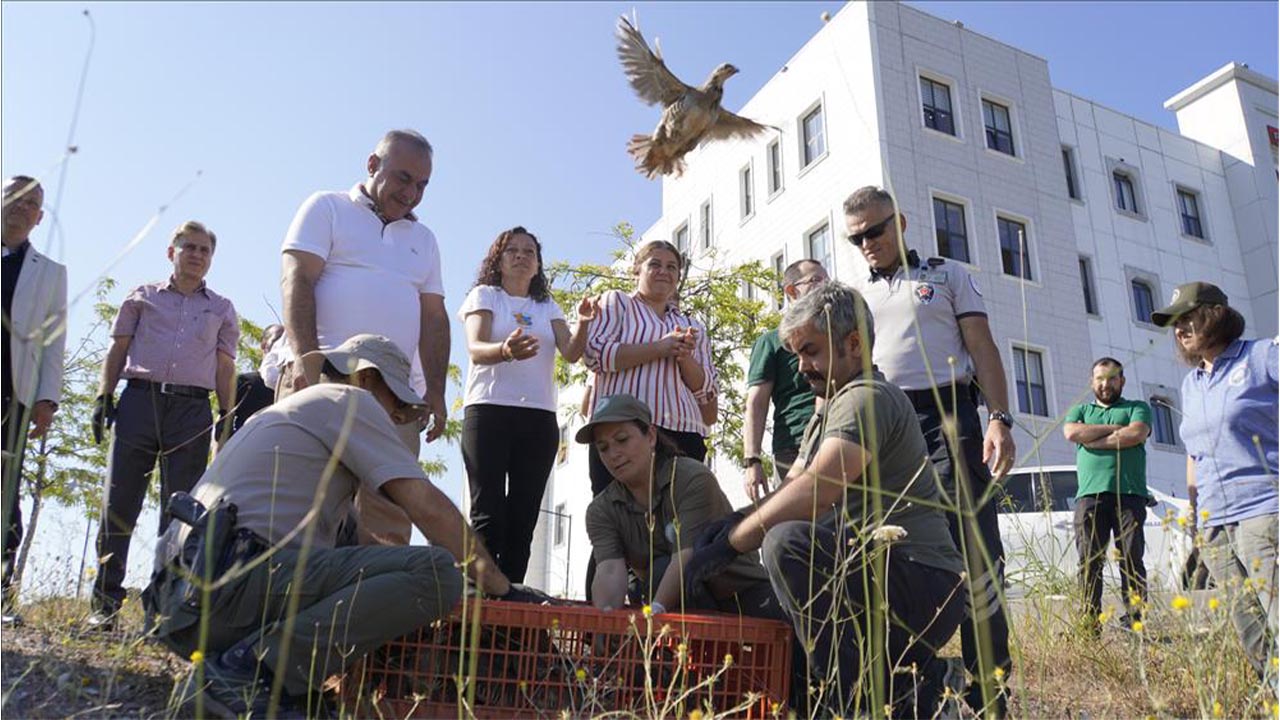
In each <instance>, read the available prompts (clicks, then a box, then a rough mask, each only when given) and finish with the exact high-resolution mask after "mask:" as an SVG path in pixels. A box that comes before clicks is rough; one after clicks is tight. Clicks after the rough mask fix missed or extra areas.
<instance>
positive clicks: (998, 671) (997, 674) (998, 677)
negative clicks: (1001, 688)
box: [991, 668, 1004, 682]
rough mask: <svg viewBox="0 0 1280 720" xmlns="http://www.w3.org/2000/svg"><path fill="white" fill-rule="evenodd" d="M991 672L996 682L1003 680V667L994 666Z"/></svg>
mask: <svg viewBox="0 0 1280 720" xmlns="http://www.w3.org/2000/svg"><path fill="white" fill-rule="evenodd" d="M991 674H992V675H994V676H995V678H996V682H1000V681H1001V680H1004V668H996V669H995V672H993V673H991Z"/></svg>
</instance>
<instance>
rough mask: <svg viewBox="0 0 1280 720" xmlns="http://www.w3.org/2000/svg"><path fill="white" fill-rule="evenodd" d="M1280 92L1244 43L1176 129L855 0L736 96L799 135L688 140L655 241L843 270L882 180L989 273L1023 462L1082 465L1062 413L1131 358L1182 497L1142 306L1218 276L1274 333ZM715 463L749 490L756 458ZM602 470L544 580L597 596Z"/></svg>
mask: <svg viewBox="0 0 1280 720" xmlns="http://www.w3.org/2000/svg"><path fill="white" fill-rule="evenodd" d="M1276 104H1277V95H1276V82H1275V80H1273V79H1270V78H1266V77H1264V76H1261V75H1259V74H1257V73H1254V72H1253V71H1250V70H1249V69H1248V68H1247V67H1244V66H1241V65H1237V64H1234V63H1232V64H1229V65H1227V66H1225V67H1224V68H1222V69H1220V70H1219V71H1217V72H1215V73H1214V74H1212V75H1210V76H1209V77H1207V78H1205V79H1204V80H1202V81H1200V82H1199V83H1197V84H1196V85H1194V86H1192V87H1191V88H1188V89H1187V90H1186V91H1184V92H1182V93H1180V94H1179V95H1177V96H1176V97H1174V98H1172V99H1170V100H1169V102H1168V103H1166V108H1168V109H1170V110H1172V111H1174V112H1175V113H1176V114H1177V119H1178V123H1179V128H1180V130H1181V134H1179V133H1173V132H1170V131H1168V130H1165V129H1162V128H1158V127H1155V126H1153V125H1150V124H1149V123H1145V122H1143V121H1141V120H1137V119H1135V118H1133V117H1130V116H1126V115H1123V114H1120V113H1117V112H1115V111H1112V110H1109V109H1107V108H1105V107H1102V106H1100V105H1098V104H1096V103H1093V102H1090V101H1089V100H1086V99H1084V98H1080V97H1077V96H1074V95H1072V94H1070V93H1066V92H1063V91H1060V90H1056V89H1054V87H1053V86H1052V83H1051V82H1050V74H1049V67H1048V64H1047V62H1046V61H1045V60H1044V59H1042V58H1039V57H1036V56H1035V55H1032V54H1030V53H1027V52H1024V51H1022V50H1019V49H1017V48H1015V47H1012V46H1009V45H1007V44H1004V43H1002V42H999V41H996V40H993V39H991V38H988V37H985V36H983V35H980V34H977V33H974V32H972V31H969V30H965V29H964V28H963V27H962V26H961V25H960V24H959V23H951V22H947V21H945V20H942V19H939V18H936V17H934V16H931V15H929V14H927V13H924V12H921V11H919V10H916V9H914V8H911V7H909V6H906V5H901V4H897V3H862V2H857V3H851V4H849V5H847V6H846V7H845V8H844V9H843V10H841V11H840V12H839V13H838V14H837V15H836V16H835V17H834V18H832V19H831V21H830V22H829V23H827V24H826V25H825V26H824V27H823V28H822V30H821V31H819V32H818V33H817V34H816V35H815V36H814V37H813V38H811V39H810V40H809V41H808V42H807V43H806V44H805V45H804V46H803V47H802V48H801V49H800V50H799V52H797V53H796V55H795V56H794V57H793V58H792V59H791V60H790V61H789V62H788V63H787V64H786V65H785V66H784V67H783V68H782V69H781V70H780V71H779V72H778V73H777V74H776V75H775V76H774V77H773V78H772V79H771V80H770V81H769V82H768V83H766V84H765V85H764V87H762V88H761V89H760V91H759V92H757V93H756V95H755V96H754V97H753V98H752V99H751V100H750V101H748V102H747V104H746V105H745V106H744V107H743V108H742V109H741V111H740V113H741V114H742V115H745V116H747V117H750V118H753V119H755V120H758V121H760V122H763V123H767V124H770V125H773V126H776V127H778V128H780V129H781V132H772V133H770V134H768V135H766V136H763V137H761V138H759V139H756V140H753V141H749V142H746V141H744V142H722V143H716V144H713V145H710V146H704V147H702V148H699V149H698V150H695V151H694V152H692V153H690V154H689V155H688V156H687V158H686V161H687V163H688V169H687V171H686V172H685V173H684V175H683V176H682V177H680V178H664V180H663V193H662V215H661V217H660V218H658V220H657V221H655V222H654V223H653V225H652V226H651V227H650V228H649V229H648V230H647V231H645V232H644V233H643V237H644V238H645V239H646V240H650V239H666V240H671V241H672V242H676V243H677V244H681V245H682V246H684V247H685V248H687V251H688V253H689V255H690V256H691V257H692V258H693V264H694V267H695V271H696V267H697V266H698V264H699V262H705V260H706V258H707V257H708V256H710V255H712V254H714V255H715V257H716V262H717V263H722V262H727V263H738V262H745V261H750V260H759V261H761V262H763V263H766V264H768V265H770V266H772V267H774V268H777V269H779V270H780V269H781V268H783V267H785V266H786V265H787V264H789V263H791V262H793V261H795V260H798V259H801V258H815V259H818V260H821V261H822V262H823V263H824V265H826V267H827V269H828V271H829V272H831V273H832V275H833V276H834V277H836V278H837V279H841V280H845V281H848V280H849V279H851V278H853V277H856V276H857V275H859V274H865V273H866V272H867V268H866V265H865V263H864V262H863V260H862V258H861V255H860V254H859V253H858V252H857V251H856V249H855V248H854V247H853V246H851V245H850V244H849V243H848V242H847V241H846V240H845V239H844V235H845V232H844V217H843V212H842V210H841V205H842V203H843V201H844V199H845V198H846V197H847V196H848V195H849V194H850V193H851V192H852V191H853V190H855V189H857V188H859V187H861V186H864V185H880V186H884V187H886V188H888V189H890V191H891V192H893V193H894V195H895V197H896V198H897V201H898V204H899V207H900V209H901V211H902V213H903V214H904V215H905V216H906V217H907V230H906V242H907V245H908V246H909V247H911V248H913V249H915V250H917V251H918V252H919V253H920V255H921V256H922V257H928V256H945V257H947V258H948V260H947V261H948V262H960V263H964V265H965V266H966V268H967V269H968V270H969V271H970V272H971V273H972V274H973V275H974V277H975V279H976V281H977V282H978V285H979V287H980V288H981V290H982V293H983V295H984V298H985V300H986V302H987V308H988V313H989V318H990V323H991V327H992V332H993V335H994V336H995V339H996V343H997V345H998V346H999V348H1000V351H1001V355H1002V358H1003V361H1004V367H1005V370H1006V374H1007V376H1008V383H1009V391H1010V403H1011V404H1012V405H1013V407H1012V408H1011V409H1012V410H1013V414H1014V417H1015V420H1016V431H1015V440H1016V441H1017V445H1018V452H1019V465H1024V466H1025V465H1051V464H1074V449H1073V448H1072V447H1071V446H1070V445H1069V444H1068V443H1067V442H1066V441H1065V440H1064V439H1063V438H1062V435H1061V430H1060V426H1061V420H1062V417H1063V416H1064V415H1065V413H1066V412H1067V410H1068V409H1069V408H1070V407H1071V406H1072V405H1073V404H1076V403H1078V402H1082V401H1085V400H1087V399H1091V397H1092V395H1091V392H1090V390H1089V387H1088V379H1089V373H1090V367H1091V365H1092V363H1093V360H1094V359H1096V358H1098V357H1101V356H1112V357H1115V358H1117V359H1119V360H1120V361H1121V362H1122V363H1123V364H1124V365H1125V374H1126V377H1127V387H1126V390H1125V394H1126V396H1128V397H1131V398H1138V397H1141V398H1143V399H1146V400H1148V401H1149V402H1152V403H1153V407H1154V409H1155V415H1156V417H1155V428H1154V433H1153V437H1152V440H1151V442H1150V443H1149V444H1148V476H1149V481H1150V483H1151V484H1152V485H1153V486H1154V487H1157V488H1159V489H1161V490H1164V491H1165V492H1169V493H1170V494H1174V495H1177V496H1180V497H1182V496H1185V489H1183V479H1184V478H1183V473H1184V471H1185V460H1184V456H1183V452H1182V448H1181V446H1180V443H1179V441H1178V438H1177V425H1178V413H1179V408H1180V406H1181V405H1180V398H1179V397H1178V388H1179V387H1180V385H1181V381H1182V377H1183V375H1184V374H1185V373H1186V369H1185V368H1184V367H1183V366H1181V365H1179V363H1178V361H1177V360H1176V358H1175V356H1174V352H1173V345H1172V342H1173V341H1172V337H1171V334H1170V332H1169V331H1168V330H1162V329H1159V328H1156V327H1154V326H1152V325H1151V324H1150V322H1149V321H1148V320H1147V319H1146V318H1147V315H1148V313H1149V312H1150V310H1151V309H1152V308H1158V307H1160V306H1162V305H1164V304H1165V303H1166V302H1167V300H1168V297H1169V295H1170V293H1171V292H1172V290H1173V288H1174V287H1175V286H1177V285H1179V284H1181V283H1183V282H1188V281H1190V280H1206V281H1209V282H1212V283H1215V284H1217V285H1219V286H1220V287H1221V288H1222V289H1223V290H1224V291H1225V292H1226V293H1227V295H1228V297H1229V298H1231V300H1232V303H1233V305H1234V306H1236V307H1238V309H1239V310H1240V311H1241V312H1242V313H1243V314H1244V316H1245V318H1246V321H1247V323H1248V330H1247V333H1249V334H1250V335H1257V336H1270V335H1275V334H1276V323H1277V313H1276V303H1277V294H1276V275H1277V242H1276V238H1277V227H1276V213H1277V182H1276V181H1277V161H1276V144H1275V139H1276V130H1275V128H1276V126H1277V125H1280V123H1278V122H1277V120H1276ZM1020 237H1022V238H1025V243H1026V252H1025V254H1021V253H1019V252H1017V250H1018V249H1019V246H1018V238H1020ZM942 372H945V369H943V370H942ZM579 395H580V393H579V392H578V391H577V390H574V391H566V392H565V393H563V397H564V399H565V401H566V402H576V400H577V398H578V397H579ZM568 416H570V413H569V412H568V411H566V412H562V414H561V417H568ZM573 418H574V421H573V422H571V423H567V425H570V426H572V427H576V426H577V425H578V424H580V423H581V420H580V419H579V418H577V416H576V415H573ZM764 447H769V445H768V442H767V440H766V444H765V445H764ZM714 469H715V470H716V473H717V476H718V477H719V478H720V481H721V485H722V487H723V488H724V489H725V491H726V494H728V495H729V497H730V500H731V501H733V502H734V503H735V504H739V503H741V502H744V501H745V496H744V495H743V493H742V490H741V481H740V480H741V478H740V473H739V471H738V470H737V469H736V468H732V467H729V466H728V463H723V462H721V463H717V465H716V467H715V468H714ZM587 488H588V482H587V469H586V453H585V449H584V448H582V447H581V446H570V447H569V451H568V452H567V453H566V454H565V456H564V460H563V462H562V463H561V464H559V465H557V469H556V472H555V475H554V477H553V479H552V482H551V483H550V484H549V486H548V491H547V494H546V497H545V498H544V509H545V510H548V511H555V512H558V513H560V515H558V516H551V515H546V514H544V518H545V519H546V520H547V522H546V523H544V525H543V526H541V527H540V529H539V532H538V535H537V538H536V540H535V545H536V547H535V549H534V551H535V554H538V553H541V554H542V557H544V558H545V562H544V563H543V564H542V567H541V569H542V571H543V576H542V577H541V578H539V577H538V576H536V575H534V574H533V573H531V574H530V579H531V582H534V583H537V582H538V580H539V579H542V580H544V582H545V584H544V586H545V587H547V588H548V589H549V590H551V591H553V592H562V591H564V590H566V589H567V591H568V593H569V594H571V595H574V596H580V595H581V594H582V591H583V582H584V577H585V575H584V573H585V565H586V559H587V557H588V556H589V554H590V547H589V543H588V542H587V538H586V532H585V525H584V523H583V515H584V513H585V510H586V505H587V504H588V503H589V501H590V493H589V491H588V490H587ZM557 518H558V522H557ZM533 566H534V565H533V564H531V569H532V567H533Z"/></svg>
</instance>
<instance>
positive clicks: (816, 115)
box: [800, 105, 827, 167]
mask: <svg viewBox="0 0 1280 720" xmlns="http://www.w3.org/2000/svg"><path fill="white" fill-rule="evenodd" d="M800 125H801V128H802V130H803V131H804V138H803V139H804V164H803V167H809V165H810V164H812V163H813V161H814V160H817V159H818V158H820V157H822V156H823V155H824V154H826V152H827V136H826V133H825V132H824V131H823V128H822V106H821V105H819V106H818V107H816V108H814V109H813V110H811V111H810V112H809V114H808V115H805V116H804V120H803V121H802V122H801V123H800Z"/></svg>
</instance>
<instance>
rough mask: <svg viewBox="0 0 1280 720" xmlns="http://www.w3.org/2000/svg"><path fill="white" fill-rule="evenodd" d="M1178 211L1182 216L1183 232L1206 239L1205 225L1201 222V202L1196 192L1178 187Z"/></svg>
mask: <svg viewBox="0 0 1280 720" xmlns="http://www.w3.org/2000/svg"><path fill="white" fill-rule="evenodd" d="M1178 213H1179V214H1180V215H1181V216H1182V234H1183V235H1190V236H1191V237H1198V238H1200V239H1202V240H1203V239H1204V227H1203V226H1202V225H1201V224H1200V203H1199V202H1198V200H1197V199H1196V194H1195V193H1193V192H1191V191H1190V190H1183V189H1182V188H1178Z"/></svg>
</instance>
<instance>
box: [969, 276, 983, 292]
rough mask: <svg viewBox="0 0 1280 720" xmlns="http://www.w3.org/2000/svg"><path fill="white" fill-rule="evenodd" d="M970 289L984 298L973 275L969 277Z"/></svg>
mask: <svg viewBox="0 0 1280 720" xmlns="http://www.w3.org/2000/svg"><path fill="white" fill-rule="evenodd" d="M969 287H971V288H973V291H974V292H975V293H977V294H978V297H982V291H981V290H979V289H978V281H977V280H974V279H973V276H972V275H970V276H969Z"/></svg>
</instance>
